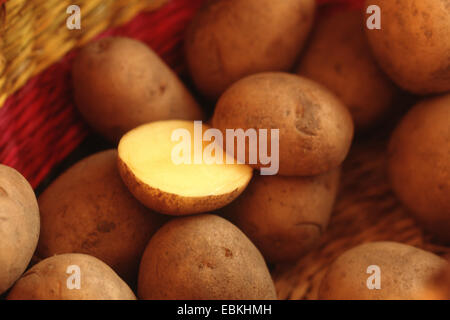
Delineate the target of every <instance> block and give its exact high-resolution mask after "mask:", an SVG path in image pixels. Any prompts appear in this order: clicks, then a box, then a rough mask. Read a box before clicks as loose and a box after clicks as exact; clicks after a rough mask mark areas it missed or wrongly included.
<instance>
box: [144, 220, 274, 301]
mask: <svg viewBox="0 0 450 320" xmlns="http://www.w3.org/2000/svg"><path fill="white" fill-rule="evenodd" d="M138 296H139V298H141V299H149V300H160V299H170V300H172V299H174V300H178V299H187V300H204V299H207V300H222V299H223V300H237V299H248V300H254V299H276V293H275V288H274V284H273V282H272V279H271V277H270V274H269V271H268V270H267V266H266V264H265V262H264V259H263V257H262V256H261V254H260V253H259V251H258V249H256V247H255V246H254V245H253V244H252V243H251V242H250V240H248V238H247V237H246V236H245V235H244V234H243V233H242V232H241V231H240V230H239V229H238V228H236V227H235V226H234V225H233V224H231V223H230V222H228V221H227V220H225V219H223V218H221V217H219V216H215V215H210V214H203V215H197V216H189V217H183V218H176V219H173V220H171V221H169V222H168V223H167V224H165V225H164V226H163V227H162V228H161V229H160V230H159V231H158V232H157V233H156V234H155V235H154V236H153V237H152V239H151V240H150V242H149V244H148V246H147V248H146V249H145V252H144V255H143V257H142V261H141V265H140V269H139V281H138Z"/></svg>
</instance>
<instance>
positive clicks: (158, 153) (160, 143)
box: [119, 120, 253, 215]
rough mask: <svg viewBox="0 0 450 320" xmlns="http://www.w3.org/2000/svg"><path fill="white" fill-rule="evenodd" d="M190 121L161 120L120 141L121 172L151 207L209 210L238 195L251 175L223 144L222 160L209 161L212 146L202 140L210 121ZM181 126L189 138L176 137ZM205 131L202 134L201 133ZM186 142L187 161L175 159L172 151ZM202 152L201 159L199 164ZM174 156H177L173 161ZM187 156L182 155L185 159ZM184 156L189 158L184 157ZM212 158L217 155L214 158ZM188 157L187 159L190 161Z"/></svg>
mask: <svg viewBox="0 0 450 320" xmlns="http://www.w3.org/2000/svg"><path fill="white" fill-rule="evenodd" d="M195 128H196V125H195V123H194V122H192V121H181V120H173V121H157V122H152V123H149V124H147V125H142V126H140V127H138V128H136V129H134V130H132V131H130V132H128V133H127V134H126V135H125V136H124V137H123V138H122V139H121V140H120V143H119V171H120V174H121V176H122V179H123V181H124V182H125V184H126V185H127V187H128V189H129V190H130V191H131V193H133V194H134V196H135V197H136V198H137V199H139V200H140V201H141V202H142V203H143V204H144V205H146V206H147V207H149V208H151V209H153V210H156V211H158V212H161V213H165V214H169V215H186V214H194V213H202V212H208V211H211V210H215V209H218V208H221V207H223V206H225V205H226V204H228V203H230V202H231V201H233V200H234V199H235V198H236V197H237V196H239V195H240V194H241V193H242V191H243V190H244V189H245V187H246V186H247V184H248V182H249V181H250V179H251V177H252V173H253V172H252V168H251V167H249V166H247V165H243V164H238V163H235V164H227V163H226V162H227V161H229V160H231V161H232V162H234V159H233V158H230V157H226V153H225V152H224V151H223V149H222V146H220V145H218V144H217V145H215V144H213V145H215V146H217V147H218V149H219V150H221V152H222V154H223V155H225V158H224V157H221V158H220V160H221V161H222V162H223V163H222V164H219V163H216V162H213V163H211V164H208V163H207V162H206V160H207V158H205V154H206V155H207V150H208V146H209V145H210V144H208V143H206V142H204V141H202V137H204V136H205V135H206V132H207V130H209V126H207V125H202V124H200V123H199V124H198V127H197V128H199V131H200V132H199V134H198V138H199V140H197V141H198V147H199V148H200V149H199V152H196V139H195V137H196V135H197V132H196V129H195ZM178 130H181V131H183V132H184V133H186V134H187V135H188V136H189V137H186V139H183V140H181V142H176V141H174V140H172V137H174V134H176V133H177V132H179V131H178ZM203 132H204V133H203ZM180 145H181V146H186V150H185V152H184V151H182V150H180V151H181V153H180V154H181V155H187V156H188V159H187V161H186V162H184V163H183V162H181V163H177V162H176V161H178V160H177V159H175V158H174V153H175V154H177V152H176V150H177V149H178V147H179V146H180ZM196 156H199V159H200V161H199V163H198V164H197V163H195V161H196V159H195V158H196ZM175 160H176V161H175ZM181 160H183V159H181ZM185 160H186V159H185ZM210 160H214V159H212V158H211V159H210ZM188 161H189V162H190V163H189V164H188V163H187V162H188Z"/></svg>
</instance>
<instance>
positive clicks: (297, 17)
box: [185, 0, 316, 99]
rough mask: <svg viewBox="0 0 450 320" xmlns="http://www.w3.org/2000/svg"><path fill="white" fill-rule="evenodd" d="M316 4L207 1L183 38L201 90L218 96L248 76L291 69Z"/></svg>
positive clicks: (308, 0)
mask: <svg viewBox="0 0 450 320" xmlns="http://www.w3.org/2000/svg"><path fill="white" fill-rule="evenodd" d="M315 7H316V4H315V1H314V0H283V1H272V0H227V1H224V0H222V1H209V2H207V4H206V5H205V6H204V7H203V8H202V9H200V10H199V12H198V14H197V15H196V16H195V17H194V19H193V20H192V23H191V25H190V26H189V28H188V30H187V34H186V37H185V53H186V60H187V63H188V67H189V69H190V72H191V75H192V77H193V79H194V82H195V84H196V85H197V87H198V89H199V90H200V91H201V92H202V93H203V94H204V95H205V96H207V97H209V98H210V99H217V98H218V97H219V96H220V94H221V93H223V92H224V91H225V89H227V88H228V87H229V86H230V85H231V84H232V83H234V82H236V81H237V80H239V79H241V78H243V77H245V76H248V75H251V74H254V73H258V72H264V71H287V70H289V69H290V68H291V67H292V65H293V64H294V62H295V59H296V58H297V56H298V54H299V53H300V51H301V49H302V48H303V44H304V43H305V40H306V38H307V36H308V33H309V31H310V29H311V27H312V23H313V20H314V14H315Z"/></svg>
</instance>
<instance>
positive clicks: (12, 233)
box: [0, 164, 40, 295]
mask: <svg viewBox="0 0 450 320" xmlns="http://www.w3.org/2000/svg"><path fill="white" fill-rule="evenodd" d="M39 224H40V221H39V208H38V204H37V200H36V196H35V194H34V191H33V189H32V188H31V186H30V184H29V183H28V181H27V180H26V179H25V178H24V177H23V176H22V175H21V174H20V173H19V172H17V171H16V170H14V169H13V168H10V167H7V166H5V165H2V164H0V295H1V294H2V293H4V292H5V291H6V290H8V289H9V288H10V287H11V286H12V285H13V283H14V282H15V281H16V280H17V279H18V278H19V277H20V276H21V275H22V273H23V272H24V271H25V269H26V267H27V265H28V263H29V262H30V260H31V257H32V256H33V253H34V250H35V249H36V245H37V243H38V238H39V229H40V227H39Z"/></svg>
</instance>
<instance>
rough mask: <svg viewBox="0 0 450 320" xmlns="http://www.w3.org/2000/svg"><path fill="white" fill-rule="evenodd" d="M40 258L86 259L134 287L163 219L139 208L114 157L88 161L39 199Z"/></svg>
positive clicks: (105, 154) (101, 155)
mask: <svg viewBox="0 0 450 320" xmlns="http://www.w3.org/2000/svg"><path fill="white" fill-rule="evenodd" d="M39 206H40V209H41V214H42V231H41V237H40V239H39V244H38V251H37V253H38V255H39V256H40V257H41V258H46V257H50V256H52V255H54V254H61V253H85V254H89V255H92V256H95V257H97V258H99V259H100V260H102V261H104V262H105V263H107V264H108V265H109V266H111V267H112V268H113V269H114V270H115V271H116V272H117V273H118V274H119V275H120V276H121V277H122V278H124V279H125V280H127V281H128V282H129V283H133V282H136V280H137V272H138V268H139V261H140V258H141V256H142V253H143V252H144V249H145V246H146V245H147V243H148V241H149V239H150V237H151V236H152V234H153V233H155V232H156V230H157V229H158V228H159V227H160V226H161V225H162V223H163V222H164V217H163V216H161V215H159V214H156V213H154V212H152V211H150V210H148V209H147V208H145V207H144V206H142V205H141V204H140V203H139V202H138V201H137V200H136V199H135V198H134V197H133V196H132V195H131V193H130V192H129V191H128V190H127V188H126V187H125V185H124V184H123V182H122V180H121V179H120V176H119V172H118V169H117V151H115V150H107V151H104V152H100V153H97V154H94V155H92V156H90V157H87V158H85V159H83V160H81V161H80V162H78V163H76V164H75V165H74V166H72V167H71V168H69V169H68V170H67V171H66V172H65V173H63V174H62V175H61V176H60V177H58V178H57V179H56V180H55V181H54V182H53V183H52V184H51V185H50V186H49V187H48V188H47V189H46V190H45V191H44V192H43V193H42V195H41V196H40V197H39Z"/></svg>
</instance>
